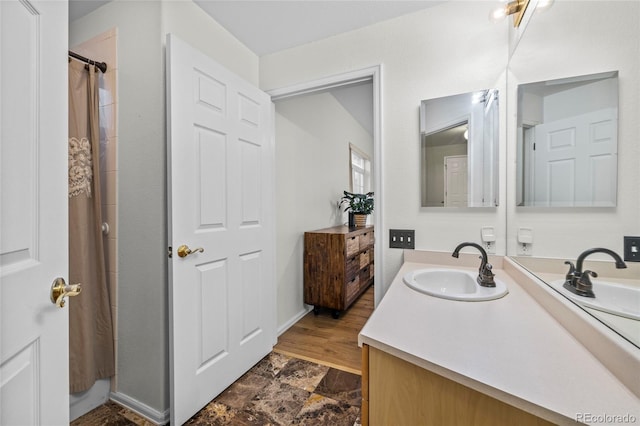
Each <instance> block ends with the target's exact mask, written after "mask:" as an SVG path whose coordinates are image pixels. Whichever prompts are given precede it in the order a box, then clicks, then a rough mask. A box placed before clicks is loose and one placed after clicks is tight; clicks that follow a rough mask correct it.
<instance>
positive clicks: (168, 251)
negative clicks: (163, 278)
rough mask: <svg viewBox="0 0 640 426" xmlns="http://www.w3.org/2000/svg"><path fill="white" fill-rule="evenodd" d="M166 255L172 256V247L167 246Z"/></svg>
mask: <svg viewBox="0 0 640 426" xmlns="http://www.w3.org/2000/svg"><path fill="white" fill-rule="evenodd" d="M167 255H168V256H169V257H170V258H171V257H173V247H171V246H169V250H167Z"/></svg>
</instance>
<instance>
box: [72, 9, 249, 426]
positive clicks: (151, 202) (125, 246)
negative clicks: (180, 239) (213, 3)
mask: <svg viewBox="0 0 640 426" xmlns="http://www.w3.org/2000/svg"><path fill="white" fill-rule="evenodd" d="M113 27H117V30H118V93H119V99H118V100H119V109H118V123H119V134H118V172H117V173H118V194H117V198H118V201H117V202H118V235H117V238H118V274H119V276H118V284H119V286H118V293H119V294H118V319H117V326H118V331H117V333H118V349H117V350H118V353H117V358H118V365H117V376H118V384H117V390H116V392H117V395H118V396H119V398H120V399H121V401H122V402H125V403H129V404H131V405H135V408H137V409H139V410H141V411H142V412H143V413H144V414H146V415H147V416H149V417H150V418H152V420H155V421H165V420H166V419H168V414H167V413H168V408H169V359H168V339H169V331H168V311H167V306H168V305H167V303H168V301H167V246H168V244H167V215H166V209H167V205H166V203H167V201H166V179H167V178H166V146H165V145H166V135H165V129H166V124H165V96H164V94H165V79H164V74H165V63H164V42H165V36H166V33H167V32H168V31H171V32H173V33H175V34H177V35H178V36H179V37H181V38H184V39H185V40H187V41H189V42H191V43H192V44H194V45H195V47H197V48H199V49H201V50H203V51H206V52H208V53H209V54H212V55H215V57H216V60H217V61H218V62H220V63H222V64H223V65H225V66H226V67H228V68H230V69H232V70H233V71H234V72H236V73H238V74H240V75H241V76H243V77H244V78H245V79H247V80H249V81H251V82H252V83H253V84H256V83H257V81H256V80H257V75H258V66H257V64H258V58H257V56H256V55H254V54H253V53H252V52H251V51H249V50H248V49H247V48H246V47H245V46H243V45H242V44H241V43H239V42H238V41H237V40H236V39H235V38H233V37H232V36H231V35H230V34H229V33H228V32H227V31H226V30H224V29H223V28H222V27H221V26H220V25H219V24H217V23H216V22H215V21H214V20H213V19H212V18H210V17H209V16H208V15H206V14H204V12H202V10H201V9H200V8H199V7H197V6H196V5H194V4H193V3H191V2H185V1H175V2H174V1H167V2H159V1H127V0H115V1H112V2H109V3H107V4H106V5H105V6H102V7H101V8H99V9H97V10H96V11H94V12H92V13H91V14H89V15H87V16H85V17H83V18H81V19H78V20H76V21H74V22H72V23H70V36H69V39H70V40H69V44H70V45H75V44H78V43H80V42H82V41H84V40H87V39H89V38H91V37H93V36H95V35H96V34H99V33H102V32H104V31H106V30H108V29H110V28H113Z"/></svg>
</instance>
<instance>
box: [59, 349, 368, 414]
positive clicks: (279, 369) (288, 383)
mask: <svg viewBox="0 0 640 426" xmlns="http://www.w3.org/2000/svg"><path fill="white" fill-rule="evenodd" d="M360 386H361V377H360V376H359V375H356V374H352V373H348V372H345V371H341V370H337V369H335V368H332V367H327V366H324V365H319V364H315V363H312V362H309V361H304V360H301V359H297V358H292V357H289V356H286V355H283V354H278V353H275V352H271V353H270V354H269V355H267V356H266V357H265V358H263V359H262V360H261V361H260V362H259V363H258V364H256V365H255V366H254V367H253V368H252V369H251V370H249V371H248V372H247V373H246V374H245V375H243V376H242V377H241V378H240V379H238V380H237V381H236V382H235V383H233V384H232V385H231V386H229V387H228V388H227V389H226V390H225V391H224V392H223V393H221V394H220V395H219V396H218V397H217V398H215V399H214V400H213V401H211V402H210V403H209V404H208V405H207V406H205V407H204V408H203V409H202V410H200V411H199V412H198V413H196V415H194V416H193V417H192V418H191V419H189V421H187V423H185V424H186V425H190V426H193V425H195V426H200V425H273V426H278V425H314V426H315V425H319V426H320V425H331V426H341V425H344V426H353V425H356V426H357V425H359V424H360V419H359V416H360V402H361V387H360ZM71 424H72V426H79V425H86V426H93V425H114V426H121V425H122V426H128V425H136V426H148V425H150V424H151V423H149V422H148V421H146V420H145V419H143V418H141V417H139V416H137V415H135V414H134V413H131V412H130V411H129V410H126V409H124V408H122V407H120V406H119V405H117V404H115V403H113V402H110V403H108V404H105V405H104V406H102V407H99V408H97V409H95V410H93V411H91V412H90V413H87V414H86V415H84V416H82V417H80V418H78V419H77V420H75V421H74V422H72V423H71Z"/></svg>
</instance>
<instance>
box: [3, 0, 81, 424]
mask: <svg viewBox="0 0 640 426" xmlns="http://www.w3.org/2000/svg"><path fill="white" fill-rule="evenodd" d="M67 25H68V18H67V4H66V1H53V2H52V1H32V2H29V1H26V0H21V1H17V0H16V1H0V42H1V48H0V64H1V65H0V144H1V149H0V162H1V165H0V171H1V173H0V192H1V204H0V339H1V341H0V424H2V425H39V424H50V425H63V424H68V423H69V356H68V354H69V326H68V319H69V311H68V308H67V307H63V308H60V307H57V306H56V305H54V304H53V303H52V302H51V300H50V292H51V285H52V283H53V281H54V280H55V279H56V278H58V277H60V278H63V279H66V278H67V277H68V237H67V227H68V224H67V209H68V207H67V203H68V198H67V182H68V175H67V151H68V148H67V134H68V129H67V127H68V121H67V114H68V110H67V97H68V93H67V87H68V82H67V50H68V47H67V45H68V40H67Z"/></svg>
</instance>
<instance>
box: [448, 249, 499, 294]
mask: <svg viewBox="0 0 640 426" xmlns="http://www.w3.org/2000/svg"><path fill="white" fill-rule="evenodd" d="M467 246H469V247H475V248H477V249H478V250H480V253H481V254H482V256H481V258H482V261H481V262H480V269H479V273H478V278H477V279H476V281H477V282H478V284H480V285H481V286H482V287H495V286H496V282H495V281H494V280H493V277H494V274H493V272H492V271H491V269H492V268H493V266H491V264H490V263H489V259H488V257H487V252H486V251H484V249H483V248H482V246H481V245H479V244H476V243H460V244H458V247H456V249H455V250H454V251H453V253H451V256H453V257H455V258H456V259H457V258H458V256H459V255H460V249H462V248H463V247H467Z"/></svg>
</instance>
